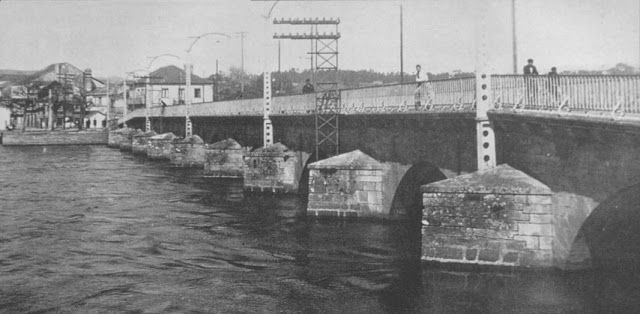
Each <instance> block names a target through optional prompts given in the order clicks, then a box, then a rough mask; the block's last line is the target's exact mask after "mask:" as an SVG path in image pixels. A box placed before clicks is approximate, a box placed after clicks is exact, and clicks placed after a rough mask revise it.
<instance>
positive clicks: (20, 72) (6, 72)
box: [0, 69, 36, 75]
mask: <svg viewBox="0 0 640 314" xmlns="http://www.w3.org/2000/svg"><path fill="white" fill-rule="evenodd" d="M35 72H36V71H24V70H6V69H0V75H31V74H33V73H35Z"/></svg>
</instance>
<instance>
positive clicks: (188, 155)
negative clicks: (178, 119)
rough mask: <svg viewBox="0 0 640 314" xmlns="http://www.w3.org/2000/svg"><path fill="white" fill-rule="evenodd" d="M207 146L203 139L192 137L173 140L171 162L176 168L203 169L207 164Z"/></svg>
mask: <svg viewBox="0 0 640 314" xmlns="http://www.w3.org/2000/svg"><path fill="white" fill-rule="evenodd" d="M204 153H205V144H204V141H203V140H202V138H200V136H197V135H192V136H189V137H187V138H176V139H174V140H173V146H172V148H171V156H170V161H171V164H172V165H174V166H176V167H192V168H202V167H204V162H205V157H204Z"/></svg>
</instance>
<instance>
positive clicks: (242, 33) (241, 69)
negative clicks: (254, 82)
mask: <svg viewBox="0 0 640 314" xmlns="http://www.w3.org/2000/svg"><path fill="white" fill-rule="evenodd" d="M246 33H247V32H238V34H240V72H241V74H240V75H241V77H240V94H242V98H244V35H245V34H246Z"/></svg>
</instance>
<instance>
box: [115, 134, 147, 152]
mask: <svg viewBox="0 0 640 314" xmlns="http://www.w3.org/2000/svg"><path fill="white" fill-rule="evenodd" d="M142 134H144V132H142V130H140V129H137V130H132V131H131V132H129V133H127V134H125V135H126V138H125V139H123V140H122V141H121V142H120V143H119V144H118V147H119V148H120V150H121V151H123V152H130V151H132V150H133V137H134V136H136V135H142Z"/></svg>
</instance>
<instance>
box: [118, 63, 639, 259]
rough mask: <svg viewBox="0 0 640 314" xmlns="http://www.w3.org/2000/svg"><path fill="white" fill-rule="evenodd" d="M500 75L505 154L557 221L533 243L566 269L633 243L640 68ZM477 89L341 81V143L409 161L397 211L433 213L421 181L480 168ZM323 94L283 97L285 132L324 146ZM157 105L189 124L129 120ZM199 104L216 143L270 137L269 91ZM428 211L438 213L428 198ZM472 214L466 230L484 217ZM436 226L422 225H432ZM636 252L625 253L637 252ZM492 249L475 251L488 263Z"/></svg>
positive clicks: (385, 159) (466, 83)
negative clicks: (319, 108) (636, 72)
mask: <svg viewBox="0 0 640 314" xmlns="http://www.w3.org/2000/svg"><path fill="white" fill-rule="evenodd" d="M489 81H490V85H489V86H488V88H487V90H488V93H489V95H490V96H489V99H488V101H490V103H491V108H490V110H488V111H487V117H488V121H489V123H490V126H491V128H492V130H493V132H494V133H495V154H496V163H497V164H498V165H500V164H508V165H510V166H511V167H512V168H514V169H517V170H519V171H521V172H522V173H524V174H525V175H526V176H528V177H529V178H531V180H535V181H537V182H539V183H541V184H542V185H544V186H546V187H548V190H549V194H550V200H549V205H550V211H551V212H550V213H547V214H550V215H551V218H550V220H549V221H538V222H535V223H539V224H540V225H541V227H544V228H539V230H538V231H536V232H534V233H532V234H529V235H528V236H529V238H527V239H523V240H522V242H523V243H525V242H526V243H525V244H526V246H527V247H528V248H529V249H531V248H533V249H534V250H536V252H538V253H539V252H540V251H542V252H543V253H544V254H547V255H553V256H552V257H550V258H548V259H547V261H549V260H552V263H553V265H554V266H558V267H562V268H569V267H571V266H585V265H588V264H589V263H594V262H595V263H598V262H602V261H606V260H607V256H611V253H612V252H614V251H615V252H626V251H629V252H631V251H633V248H631V247H633V246H635V245H634V244H635V243H637V242H635V241H633V242H632V241H630V240H627V239H633V240H634V239H636V238H640V235H639V234H640V233H638V232H637V231H640V228H636V227H637V226H638V222H639V221H640V219H639V218H640V217H638V216H639V215H640V211H637V210H636V208H637V205H636V204H638V203H637V202H635V199H636V198H637V197H638V196H637V195H640V194H639V193H638V189H639V187H640V186H639V185H638V184H639V183H640V160H638V158H636V156H639V155H640V154H639V153H640V145H639V144H640V138H639V137H638V135H637V133H638V132H640V115H638V114H640V76H556V77H547V76H539V77H523V76H517V75H492V76H491V77H490V80H489ZM483 87H485V88H486V86H483ZM477 88H478V86H476V79H475V78H461V79H451V80H442V81H431V82H429V83H428V84H425V85H423V86H422V87H420V88H419V90H420V93H418V94H419V95H421V99H420V103H419V104H418V105H417V104H416V96H415V95H416V87H415V85H413V84H405V85H388V86H378V87H367V88H358V89H345V90H341V92H340V93H341V111H340V151H341V152H349V151H353V150H360V151H362V152H364V153H365V154H367V155H369V156H371V157H373V158H374V159H375V160H377V161H380V162H382V163H392V164H400V165H404V166H406V169H408V171H406V172H403V173H402V177H401V178H397V181H398V185H397V186H398V188H397V190H396V191H394V192H393V194H394V197H393V198H394V201H393V208H392V209H391V214H392V215H408V216H411V217H422V215H423V206H422V197H421V194H419V191H420V186H422V185H425V184H429V183H431V182H435V181H440V180H442V179H445V178H450V179H452V178H455V177H456V176H459V175H462V174H469V173H473V172H475V171H477V170H478V145H480V143H481V142H482V141H481V140H479V139H478V137H479V136H480V135H478V132H477V121H476V117H477V112H476V111H477V101H476V95H477V90H478V89H477ZM314 99H315V98H314V96H313V95H293V96H284V97H274V98H273V101H272V113H271V120H272V122H273V129H274V140H275V142H281V143H283V144H285V145H287V146H288V147H290V148H292V149H294V150H301V151H306V152H308V153H312V152H313V151H314V147H315V146H314V141H315V138H314V132H315V129H314V111H315V103H314ZM147 115H148V117H149V119H150V120H151V122H152V128H153V129H154V130H156V131H157V132H169V131H170V132H174V133H175V134H178V135H180V134H182V135H184V129H185V119H184V115H185V107H184V106H168V107H152V108H149V110H148V111H145V110H137V111H133V112H131V113H129V114H128V115H127V116H126V117H125V118H124V119H122V120H121V121H120V122H124V121H127V123H128V124H129V126H133V127H136V128H144V124H145V123H144V122H145V121H144V119H145V117H146V116H147ZM190 115H191V119H192V121H193V130H194V131H193V133H194V134H198V135H200V136H201V137H202V138H203V139H204V140H205V141H206V142H215V141H218V140H222V139H226V138H230V137H231V138H234V139H236V140H237V141H238V142H240V143H241V144H243V145H246V146H253V147H259V146H261V145H262V115H263V111H262V99H248V100H235V101H221V102H213V103H205V104H198V105H192V107H191V109H190ZM322 157H326V156H321V158H320V159H322ZM525 203H526V202H525ZM424 211H425V218H428V217H427V214H426V212H429V208H427V207H425V208H424ZM452 215H453V216H455V214H452ZM453 216H451V217H453ZM527 217H529V216H527ZM414 219H416V218H414ZM527 219H529V218H527ZM416 221H420V219H419V218H417V219H416ZM462 221H463V222H461V223H460V224H459V225H458V226H457V227H458V229H461V228H462V229H466V230H470V229H474V228H476V226H474V225H473V223H468V224H467V223H466V222H464V220H462ZM529 222H531V221H529ZM423 223H425V221H424V220H423ZM426 223H428V222H426ZM516 225H517V224H516ZM542 225H545V226H547V227H548V226H550V228H547V227H545V226H542ZM429 228H430V227H429V226H427V227H424V226H423V233H424V232H429V230H430V229H429ZM633 228H636V229H633ZM540 230H543V231H540ZM544 230H549V231H548V232H547V231H544ZM452 247H454V248H455V247H459V246H452ZM449 249H450V248H449ZM470 250H471V249H470V248H463V250H462V253H465V252H470ZM635 250H636V251H637V249H635ZM440 251H442V254H444V255H443V256H438V253H437V252H436V251H435V250H434V251H433V252H434V253H433V255H432V256H427V255H426V254H427V253H425V252H423V254H425V255H423V258H424V259H427V260H435V261H445V262H447V261H457V262H469V260H467V259H466V258H465V256H457V257H455V256H456V254H457V253H455V254H453V255H451V250H449V251H447V250H444V249H443V250H439V251H438V252H440ZM634 252H635V251H634ZM447 254H449V255H447ZM634 254H635V253H633V254H632V253H629V254H627V255H619V254H618V255H616V256H622V257H620V258H634V259H635V258H637V257H638V256H636V255H634ZM451 256H454V257H451ZM481 256H482V255H480V257H479V256H477V255H476V256H475V257H474V258H473V259H471V262H472V263H478V262H482V259H481ZM497 256H498V257H497V258H496V259H487V260H486V262H487V263H486V264H500V265H516V266H517V265H524V266H527V265H528V264H527V263H524V262H522V261H520V260H518V261H516V262H515V263H513V262H512V261H507V260H506V255H505V253H504V252H499V254H498V255H497ZM545 263H546V262H545ZM545 263H542V266H548V265H547V264H545ZM635 264H637V263H635ZM532 265H534V266H536V265H540V263H538V264H536V263H533V264H532Z"/></svg>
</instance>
